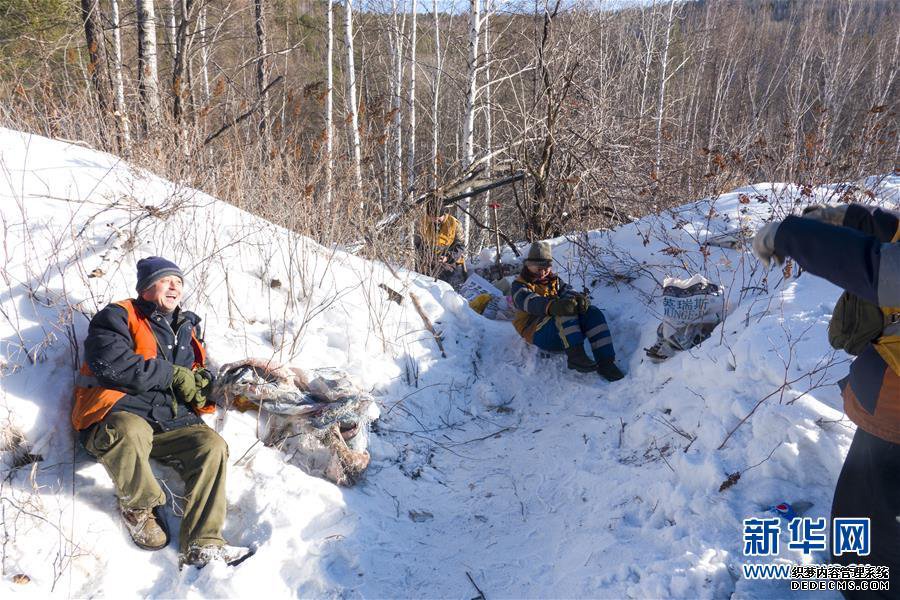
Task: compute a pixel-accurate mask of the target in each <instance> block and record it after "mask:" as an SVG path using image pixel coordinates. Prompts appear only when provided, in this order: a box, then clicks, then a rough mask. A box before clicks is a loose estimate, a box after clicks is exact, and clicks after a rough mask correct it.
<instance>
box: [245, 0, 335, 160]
mask: <svg viewBox="0 0 900 600" xmlns="http://www.w3.org/2000/svg"><path fill="white" fill-rule="evenodd" d="M329 6H330V3H329ZM263 8H264V7H263V0H254V2H253V10H254V19H255V29H256V54H257V56H258V58H257V59H256V93H257V95H258V97H259V111H260V119H259V145H260V152H261V158H262V161H263V162H266V160H267V159H268V151H269V148H268V146H269V144H268V136H269V97H268V94H267V93H266V92H265V89H266V85H268V81H267V80H268V70H269V69H268V64H267V63H268V58H267V56H266V55H267V54H268V51H269V50H268V43H267V41H266V21H265V13H264V12H263ZM330 15H331V13H330V12H329V16H330ZM329 57H330V54H329ZM329 60H330V58H329Z"/></svg>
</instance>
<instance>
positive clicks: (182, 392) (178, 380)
mask: <svg viewBox="0 0 900 600" xmlns="http://www.w3.org/2000/svg"><path fill="white" fill-rule="evenodd" d="M172 392H173V393H174V394H175V397H176V398H178V399H179V400H181V401H182V402H184V403H186V404H191V403H195V402H197V380H196V379H195V378H194V372H193V371H191V370H190V369H188V368H187V367H182V366H180V365H173V366H172Z"/></svg>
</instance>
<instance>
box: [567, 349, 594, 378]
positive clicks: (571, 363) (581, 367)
mask: <svg viewBox="0 0 900 600" xmlns="http://www.w3.org/2000/svg"><path fill="white" fill-rule="evenodd" d="M566 357H567V358H568V361H566V364H567V365H568V367H569V368H570V369H574V370H576V371H578V372H579V373H590V372H591V371H594V370H596V369H597V363H595V362H594V361H593V360H591V359H590V358H589V357H588V355H587V353H586V352H585V351H584V346H569V347H568V348H566Z"/></svg>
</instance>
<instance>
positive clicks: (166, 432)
mask: <svg viewBox="0 0 900 600" xmlns="http://www.w3.org/2000/svg"><path fill="white" fill-rule="evenodd" d="M137 279H138V282H137V291H138V298H137V299H128V300H123V301H121V302H114V303H113V304H110V305H109V306H107V307H106V308H104V309H103V310H101V311H100V312H99V313H97V314H96V315H95V316H94V318H93V319H91V323H90V327H89V329H88V336H87V338H86V339H85V341H84V356H85V362H84V364H83V365H82V367H81V371H80V372H79V375H78V378H77V381H76V387H75V405H74V408H73V410H72V424H73V425H74V427H75V429H76V430H77V431H79V432H80V438H81V441H82V443H83V444H84V447H85V448H86V449H87V451H88V452H90V453H91V454H92V455H94V456H95V457H96V458H97V460H99V461H100V463H101V464H102V465H103V466H104V467H106V470H107V472H108V473H109V475H110V477H111V478H112V480H113V484H114V485H115V488H116V494H117V495H118V497H119V509H120V512H121V514H122V518H123V519H124V521H125V525H126V527H127V528H128V531H129V533H130V534H131V537H132V539H133V540H134V543H135V544H137V545H138V546H139V547H141V548H143V549H145V550H159V549H161V548H163V547H165V546H166V545H167V544H168V542H169V538H168V533H167V532H166V530H165V522H164V521H163V519H162V518H161V516H160V513H159V510H158V509H159V507H161V506H162V505H164V504H165V502H166V495H165V493H164V492H163V490H162V488H160V486H159V483H158V482H157V481H156V478H155V477H154V476H153V472H152V471H151V469H150V458H154V459H156V460H159V461H161V462H163V463H166V464H168V465H171V466H172V467H173V468H174V469H175V470H176V471H178V473H179V474H180V475H181V476H182V477H183V478H184V481H185V491H184V496H185V505H184V517H183V518H182V521H181V534H180V539H179V548H180V551H181V563H182V564H190V565H196V566H198V567H201V566H203V565H205V564H206V563H208V562H209V561H210V560H215V559H218V560H224V561H225V562H228V563H235V562H236V561H239V560H240V559H242V558H244V557H245V556H247V554H248V552H249V550H248V549H247V548H239V547H234V546H228V545H226V544H225V540H224V539H223V538H222V526H223V524H224V521H225V467H226V462H227V459H228V446H227V445H226V444H225V441H224V440H223V439H222V438H221V437H220V436H219V434H217V433H216V432H215V431H213V430H212V429H210V428H209V427H207V426H206V424H205V423H204V422H203V421H202V420H201V419H200V417H199V416H198V412H211V410H209V409H212V410H215V407H214V406H212V405H209V406H207V404H206V401H207V395H208V393H209V388H210V387H211V384H212V376H211V375H210V374H209V372H208V371H207V370H206V369H205V368H203V365H204V363H205V351H204V349H203V345H202V343H201V342H200V340H199V338H198V332H199V328H198V323H199V322H200V318H199V317H198V316H197V315H195V314H194V313H191V312H188V311H184V310H182V309H181V307H180V306H179V301H180V300H181V296H182V285H183V279H184V275H183V274H182V272H181V269H179V268H178V266H176V265H175V264H174V263H172V262H170V261H168V260H166V259H164V258H160V257H157V256H153V257H149V258H144V259H141V260H139V261H138V264H137Z"/></svg>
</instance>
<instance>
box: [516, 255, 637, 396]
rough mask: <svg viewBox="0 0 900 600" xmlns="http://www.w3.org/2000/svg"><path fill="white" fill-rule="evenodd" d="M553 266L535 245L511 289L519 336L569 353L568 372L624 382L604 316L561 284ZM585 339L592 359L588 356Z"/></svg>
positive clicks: (548, 348) (555, 350) (556, 350)
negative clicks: (594, 374)
mask: <svg viewBox="0 0 900 600" xmlns="http://www.w3.org/2000/svg"><path fill="white" fill-rule="evenodd" d="M552 264H553V255H552V254H551V251H550V245H549V244H548V243H547V242H535V243H534V244H532V245H531V248H529V250H528V258H526V259H525V266H524V267H523V269H522V272H521V273H520V274H519V277H518V278H517V279H516V280H515V281H514V282H513V284H512V288H511V290H510V291H511V293H512V299H513V304H514V305H515V307H516V309H517V310H518V313H517V314H516V317H515V319H514V320H513V325H514V326H515V328H516V331H518V332H519V335H521V336H522V337H523V338H525V341H527V342H530V343H532V344H534V345H535V346H537V347H538V348H541V349H542V350H547V351H549V352H560V351H563V350H565V352H566V356H567V357H568V366H569V368H570V369H575V370H576V371H579V372H581V373H590V372H592V371H597V372H598V373H599V374H600V375H601V376H602V377H603V378H604V379H606V380H607V381H617V380H619V379H622V378H623V377H624V376H625V375H624V374H623V373H622V371H620V370H619V367H617V366H616V364H615V362H614V360H615V357H616V354H615V350H613V345H612V335H611V334H610V332H609V326H608V325H607V324H606V317H604V316H603V311H601V310H600V309H599V308H597V307H596V306H592V305H591V300H590V298H588V297H587V296H585V295H584V294H579V293H577V292H575V291H574V290H573V289H572V288H571V287H569V286H568V285H566V284H565V283H564V282H562V281H561V280H560V279H559V277H558V276H557V275H556V274H555V273H553V271H552V270H551V267H552ZM585 338H586V339H587V340H588V341H589V342H590V344H591V349H592V350H593V353H594V359H591V358H590V357H588V355H587V353H585V350H584V340H585Z"/></svg>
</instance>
